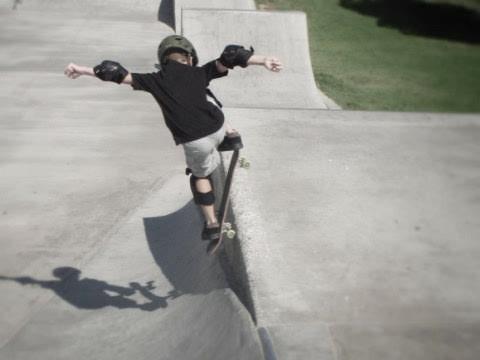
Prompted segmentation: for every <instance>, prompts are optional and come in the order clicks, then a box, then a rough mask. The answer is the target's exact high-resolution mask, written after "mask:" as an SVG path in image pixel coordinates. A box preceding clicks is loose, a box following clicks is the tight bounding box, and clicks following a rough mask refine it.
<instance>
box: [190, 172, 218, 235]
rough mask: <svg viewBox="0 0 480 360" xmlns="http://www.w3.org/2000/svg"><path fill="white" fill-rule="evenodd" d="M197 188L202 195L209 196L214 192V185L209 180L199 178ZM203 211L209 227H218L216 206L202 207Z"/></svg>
mask: <svg viewBox="0 0 480 360" xmlns="http://www.w3.org/2000/svg"><path fill="white" fill-rule="evenodd" d="M195 188H196V189H197V191H198V192H199V193H201V194H207V193H210V192H212V191H213V188H212V183H211V182H210V179H208V178H199V179H197V181H196V183H195ZM200 209H202V212H203V216H204V217H205V220H206V222H207V227H215V226H218V220H217V216H216V214H215V205H214V204H212V205H200Z"/></svg>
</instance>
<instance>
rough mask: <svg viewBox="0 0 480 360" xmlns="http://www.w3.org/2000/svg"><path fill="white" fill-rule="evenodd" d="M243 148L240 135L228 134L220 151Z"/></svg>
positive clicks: (219, 147)
mask: <svg viewBox="0 0 480 360" xmlns="http://www.w3.org/2000/svg"><path fill="white" fill-rule="evenodd" d="M242 148H243V143H242V137H241V136H240V134H239V133H237V132H235V133H231V134H227V135H226V136H225V138H224V139H223V141H222V143H221V144H220V145H218V151H233V150H240V149H242Z"/></svg>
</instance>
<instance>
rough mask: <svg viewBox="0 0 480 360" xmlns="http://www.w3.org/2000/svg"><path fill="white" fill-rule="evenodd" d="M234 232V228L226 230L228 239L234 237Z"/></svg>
mask: <svg viewBox="0 0 480 360" xmlns="http://www.w3.org/2000/svg"><path fill="white" fill-rule="evenodd" d="M235 234H236V233H235V230H228V231H227V237H228V238H229V239H233V238H234V237H235Z"/></svg>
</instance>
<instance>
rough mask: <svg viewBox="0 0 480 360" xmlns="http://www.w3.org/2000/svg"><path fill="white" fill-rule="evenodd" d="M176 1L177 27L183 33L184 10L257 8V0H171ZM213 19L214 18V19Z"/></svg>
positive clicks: (177, 30)
mask: <svg viewBox="0 0 480 360" xmlns="http://www.w3.org/2000/svg"><path fill="white" fill-rule="evenodd" d="M172 1H173V2H174V14H175V25H176V26H175V29H176V32H177V33H178V34H181V33H183V29H182V27H183V22H182V11H184V10H188V9H204V10H208V11H210V10H213V9H229V10H255V0H170V1H167V2H172ZM212 20H213V19H212Z"/></svg>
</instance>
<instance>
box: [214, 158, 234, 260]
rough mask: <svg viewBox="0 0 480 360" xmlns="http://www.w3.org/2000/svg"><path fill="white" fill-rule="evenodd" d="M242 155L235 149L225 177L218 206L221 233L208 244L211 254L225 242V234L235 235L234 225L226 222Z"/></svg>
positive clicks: (231, 236)
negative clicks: (232, 189) (235, 173)
mask: <svg viewBox="0 0 480 360" xmlns="http://www.w3.org/2000/svg"><path fill="white" fill-rule="evenodd" d="M239 156H240V150H234V151H233V155H232V158H231V159H230V165H229V166H228V172H227V177H226V179H225V186H224V188H223V194H222V199H221V202H220V206H219V208H218V218H219V220H220V235H219V238H218V239H216V240H212V241H211V242H210V244H209V245H208V248H207V252H208V254H210V255H213V254H215V253H216V252H217V251H218V249H219V248H220V246H221V245H222V243H223V240H224V238H225V236H227V237H228V238H230V239H232V238H234V237H235V230H234V229H233V227H232V225H231V224H230V223H228V222H226V219H227V215H228V209H229V205H230V188H231V187H232V180H233V174H234V172H235V167H236V165H237V162H238V158H239Z"/></svg>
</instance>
